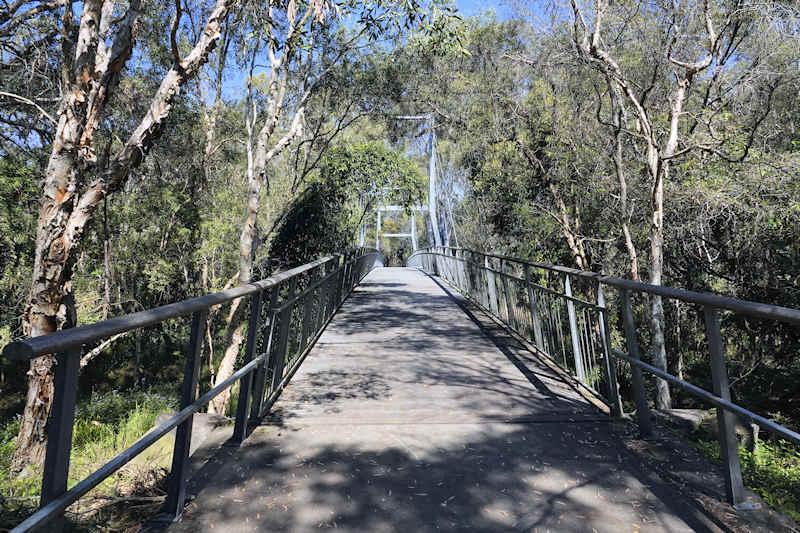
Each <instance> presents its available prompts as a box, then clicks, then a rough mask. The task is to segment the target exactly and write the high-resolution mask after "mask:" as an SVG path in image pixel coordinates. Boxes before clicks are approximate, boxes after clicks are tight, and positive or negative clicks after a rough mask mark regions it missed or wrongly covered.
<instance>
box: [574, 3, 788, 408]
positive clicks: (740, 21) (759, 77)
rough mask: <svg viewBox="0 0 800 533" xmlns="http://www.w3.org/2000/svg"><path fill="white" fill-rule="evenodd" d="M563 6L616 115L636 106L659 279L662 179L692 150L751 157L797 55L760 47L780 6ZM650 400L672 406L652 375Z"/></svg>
mask: <svg viewBox="0 0 800 533" xmlns="http://www.w3.org/2000/svg"><path fill="white" fill-rule="evenodd" d="M569 5H570V8H571V11H572V22H573V31H572V36H573V40H574V45H575V49H576V50H577V52H578V55H579V58H580V59H581V60H582V61H584V62H585V63H586V64H588V65H590V66H591V67H592V68H594V69H596V70H598V71H599V72H601V73H602V74H603V75H604V76H605V77H606V78H607V79H608V81H609V83H610V85H611V93H612V102H613V105H615V106H616V109H617V111H616V116H617V118H616V119H615V120H616V121H619V120H620V117H622V116H623V114H624V113H625V111H624V108H627V109H628V110H629V113H630V115H632V120H630V121H628V122H629V123H626V124H625V127H624V131H625V134H626V136H630V138H631V139H632V141H633V142H634V143H635V144H637V145H639V146H641V148H640V151H639V154H640V155H639V157H640V158H641V159H640V161H641V163H642V164H643V166H644V167H645V169H646V172H647V175H648V178H649V182H650V183H649V187H650V196H651V205H650V215H649V241H650V257H649V264H648V267H647V270H648V281H649V283H651V284H653V285H660V284H661V283H662V279H663V274H664V210H665V198H664V186H665V183H666V182H667V181H668V180H670V178H671V177H672V167H673V163H674V162H676V161H679V160H681V159H685V158H686V157H687V156H689V155H691V154H696V153H708V154H711V155H714V156H716V157H718V158H720V159H722V160H726V161H735V162H740V161H743V160H745V159H746V158H747V157H748V155H749V153H750V150H751V147H752V145H753V141H754V139H755V137H756V133H757V131H758V129H759V127H760V126H761V124H762V123H763V121H764V119H765V118H766V117H767V116H768V115H769V113H770V111H771V107H772V106H771V98H772V95H773V94H774V92H775V90H776V89H777V87H778V86H779V85H780V84H781V83H782V82H783V80H784V79H785V77H786V76H787V74H788V71H789V70H790V67H791V65H792V63H793V60H791V59H790V60H789V61H786V59H787V58H785V57H778V56H777V54H776V50H775V49H774V48H771V47H768V46H763V43H767V42H774V41H775V40H776V39H775V37H776V33H777V32H779V31H780V29H779V28H780V27H781V18H782V17H783V15H784V9H785V6H784V5H783V4H779V3H772V4H768V5H767V6H766V7H767V8H766V9H765V8H764V7H765V6H764V5H763V4H762V3H757V4H756V3H752V2H749V1H747V0H733V1H726V0H701V1H694V0H690V1H685V2H650V3H648V5H647V8H645V7H644V6H643V5H641V3H639V2H634V3H631V4H615V5H613V6H612V5H611V4H610V3H609V2H608V1H607V0H596V1H595V2H593V9H592V12H591V16H587V14H586V13H587V12H588V11H587V9H586V8H585V7H584V6H582V5H581V4H580V3H579V2H578V1H577V0H570V2H569ZM654 50H656V51H657V53H653V51H654ZM632 58H633V59H634V60H633V61H630V59H632ZM664 118H666V120H664ZM631 122H632V124H630V123H631ZM617 130H618V132H620V133H621V132H622V130H623V128H621V127H619V126H618V127H617ZM621 183H622V182H621ZM649 306H650V323H651V334H652V339H651V347H652V351H653V362H654V364H655V365H656V366H657V367H659V368H661V369H662V370H666V369H667V354H666V350H665V346H664V307H663V303H662V299H661V297H659V296H651V297H650V302H649ZM656 406H657V407H658V408H660V409H665V408H669V407H670V406H671V399H670V392H669V387H668V385H667V383H666V382H665V381H663V380H657V395H656Z"/></svg>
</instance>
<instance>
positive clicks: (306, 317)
mask: <svg viewBox="0 0 800 533" xmlns="http://www.w3.org/2000/svg"><path fill="white" fill-rule="evenodd" d="M317 268H319V267H317ZM317 268H314V269H312V270H311V272H310V274H309V279H308V285H309V286H311V285H313V284H314V283H315V282H316V280H317V277H318V276H317ZM315 292H316V289H312V290H308V289H307V290H306V294H305V296H304V297H303V325H302V328H301V329H302V333H301V336H300V353H303V352H304V351H305V349H306V346H307V345H308V341H309V337H310V336H311V335H313V334H314V332H313V331H312V329H311V322H312V319H311V314H312V306H313V304H314V293H315Z"/></svg>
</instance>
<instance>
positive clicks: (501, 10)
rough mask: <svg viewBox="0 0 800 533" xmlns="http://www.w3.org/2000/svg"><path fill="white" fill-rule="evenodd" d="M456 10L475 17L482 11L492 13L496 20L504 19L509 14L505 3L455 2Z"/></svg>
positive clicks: (482, 1) (484, 0)
mask: <svg viewBox="0 0 800 533" xmlns="http://www.w3.org/2000/svg"><path fill="white" fill-rule="evenodd" d="M456 6H457V7H458V10H459V11H460V12H461V13H462V14H464V15H467V16H471V15H476V14H478V13H482V12H483V11H494V12H495V13H497V16H498V18H501V19H502V18H506V17H508V16H509V14H510V13H511V10H510V9H509V7H508V5H507V4H506V3H505V2H497V1H494V2H493V1H486V0H456Z"/></svg>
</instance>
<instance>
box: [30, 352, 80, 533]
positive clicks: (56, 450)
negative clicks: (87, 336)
mask: <svg viewBox="0 0 800 533" xmlns="http://www.w3.org/2000/svg"><path fill="white" fill-rule="evenodd" d="M55 359H56V361H55V367H54V370H53V372H54V376H53V405H52V407H51V410H50V418H49V420H48V421H47V435H48V441H47V450H46V451H45V459H44V472H43V477H42V492H41V496H40V497H39V505H40V506H44V505H46V504H48V503H50V502H51V501H53V500H54V499H56V498H58V497H59V496H61V495H62V494H64V493H65V492H66V491H67V479H68V478H69V456H70V452H71V451H72V429H73V426H74V423H75V401H76V398H77V394H78V370H79V369H80V361H81V349H80V348H75V349H72V350H69V351H66V352H63V353H59V354H57V355H56V357H55ZM48 527H49V529H48V531H54V532H60V531H61V530H62V529H63V528H64V517H63V515H61V516H59V517H58V518H56V519H54V520H53V521H51V522H50V525H49V526H48Z"/></svg>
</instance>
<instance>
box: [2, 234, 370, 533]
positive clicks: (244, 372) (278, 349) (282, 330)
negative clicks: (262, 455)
mask: <svg viewBox="0 0 800 533" xmlns="http://www.w3.org/2000/svg"><path fill="white" fill-rule="evenodd" d="M379 257H380V253H379V252H378V251H377V250H374V249H368V248H362V249H357V250H355V251H351V252H347V253H345V254H342V255H337V256H329V257H325V258H323V259H320V260H318V261H314V262H312V263H308V264H306V265H302V266H300V267H297V268H294V269H291V270H288V271H286V272H281V273H279V274H276V275H275V276H271V277H269V278H267V279H264V280H261V281H257V282H254V283H250V284H248V285H243V286H240V287H236V288H234V289H229V290H226V291H222V292H218V293H214V294H209V295H205V296H200V297H197V298H191V299H188V300H184V301H182V302H176V303H173V304H169V305H165V306H161V307H157V308H155V309H150V310H147V311H142V312H139V313H133V314H131V315H126V316H123V317H118V318H114V319H110V320H105V321H103V322H98V323H96V324H92V325H88V326H83V327H81V328H74V329H71V330H65V331H61V332H58V333H54V334H51V335H45V336H41V337H35V338H32V339H25V340H21V341H17V342H14V343H12V344H10V345H9V346H7V347H6V349H5V350H4V351H3V355H4V356H6V357H9V358H11V359H15V360H21V361H25V360H28V359H30V358H32V357H38V356H40V355H44V354H49V353H57V357H58V364H57V365H56V366H55V378H54V382H55V391H54V398H53V406H52V415H51V418H50V420H49V421H48V437H49V438H48V443H47V454H46V459H45V465H44V473H43V476H42V493H41V502H40V508H39V509H38V510H37V511H36V512H35V513H34V514H32V515H31V516H30V517H28V518H27V519H26V520H24V521H23V522H22V523H20V524H19V525H17V526H16V527H15V528H14V529H13V530H12V532H13V533H21V532H27V531H33V530H37V529H39V528H41V527H42V526H43V525H45V524H47V525H48V531H60V530H61V529H62V528H63V520H64V517H63V513H64V510H65V509H66V508H67V507H68V506H69V505H71V504H72V503H74V502H76V501H77V500H78V499H80V497H81V496H83V495H85V494H86V493H87V492H89V491H90V490H91V489H93V488H94V487H96V486H97V485H99V484H100V483H101V482H102V481H103V480H105V479H107V478H108V477H109V476H111V475H112V474H113V473H114V472H116V471H117V470H119V469H120V468H121V467H122V466H124V465H125V464H127V463H128V462H130V461H131V460H132V459H134V458H135V457H136V456H138V455H139V454H140V453H142V452H143V451H144V450H145V449H147V448H148V447H149V446H151V445H153V444H154V443H155V442H156V441H158V440H159V439H160V438H161V437H163V436H164V435H166V434H167V433H168V432H169V431H171V430H172V429H175V428H177V431H176V435H175V444H174V447H173V457H172V468H171V470H170V477H169V489H168V492H167V498H166V502H165V509H164V512H165V515H164V516H165V518H166V520H169V521H172V520H175V519H177V517H178V516H179V514H180V512H181V510H182V508H183V504H184V500H185V484H186V468H187V463H188V457H189V449H190V447H191V433H192V432H191V426H192V417H193V414H194V413H196V412H197V411H198V410H200V408H202V407H203V406H205V405H206V404H208V403H209V402H210V401H211V400H212V399H213V398H215V397H216V396H218V395H219V394H221V393H222V392H223V391H225V390H226V389H228V388H230V387H232V386H233V385H234V384H235V383H237V382H238V383H239V397H238V402H237V406H236V420H235V425H234V430H233V436H232V437H231V439H230V440H229V441H228V444H229V445H234V446H239V445H241V443H242V442H243V440H244V439H245V438H246V437H247V435H248V431H249V420H250V418H256V419H258V418H261V417H263V416H264V414H265V413H266V410H267V409H269V407H270V406H271V405H272V403H273V402H274V401H275V400H276V399H277V397H278V395H280V393H281V391H282V390H283V387H284V386H285V385H286V383H288V381H289V380H290V379H291V377H292V375H293V374H294V372H295V371H296V370H297V368H298V367H299V366H300V364H301V363H302V361H303V359H304V358H305V356H306V355H307V354H308V352H309V351H310V350H311V348H312V347H313V346H314V343H315V342H316V340H317V339H318V338H319V336H320V335H321V334H322V331H323V330H324V329H325V327H326V325H327V324H328V322H329V321H330V320H331V319H332V318H333V315H334V313H335V312H336V310H337V309H338V308H339V307H340V306H341V305H342V303H343V302H344V301H345V299H346V298H347V296H348V295H349V294H350V292H351V291H352V290H353V289H354V288H355V287H356V286H357V285H358V284H359V283H360V282H361V280H362V279H363V278H364V276H366V275H367V274H368V273H369V271H370V270H372V268H373V267H374V265H375V263H376V260H377V259H379ZM304 274H306V275H307V276H308V283H307V284H306V286H305V288H303V289H302V291H301V292H300V293H299V294H296V289H297V280H298V277H300V276H301V275H304ZM284 285H286V286H287V287H284ZM282 288H285V289H287V296H286V297H285V298H284V297H283V296H282V295H281V289H282ZM265 295H266V298H265V297H264V296H265ZM245 296H249V297H250V298H251V303H250V316H249V319H248V326H247V340H246V342H245V350H244V360H243V366H242V367H241V368H240V369H239V370H237V371H236V372H235V373H234V374H233V375H231V376H230V377H229V378H227V379H226V380H224V381H223V382H222V383H220V384H219V385H217V386H216V387H214V388H213V389H211V390H210V391H208V392H206V393H205V394H203V395H202V396H201V397H200V398H196V391H197V384H198V378H199V368H200V357H201V349H202V342H203V338H204V335H205V323H206V321H207V319H208V311H209V309H210V308H211V307H212V306H215V305H219V304H223V303H226V302H230V301H233V300H235V299H238V298H243V297H245ZM279 300H284V301H282V302H280V301H279ZM265 305H266V312H265V315H266V316H265V320H261V318H262V308H263V307H264V306H265ZM298 307H299V308H300V309H301V311H302V313H300V315H299V316H300V317H301V320H300V322H299V324H294V327H293V323H295V322H296V321H295V318H296V317H297V316H298V314H293V311H295V309H296V308H298ZM189 314H191V315H192V327H191V333H190V336H189V348H188V351H187V356H186V367H185V370H184V380H183V384H182V391H181V410H180V411H179V412H178V413H177V414H176V415H174V416H173V417H171V418H170V419H169V420H167V421H166V422H164V423H163V424H161V425H160V426H158V427H156V428H154V429H152V430H151V431H150V432H148V433H147V434H146V435H144V436H143V437H142V438H140V439H139V440H137V441H136V442H135V443H133V444H132V445H131V446H130V447H129V448H127V449H126V450H124V451H122V452H121V453H120V454H118V455H117V456H115V457H114V458H112V459H111V460H110V461H109V462H107V463H105V464H104V465H102V466H101V467H100V468H98V469H97V470H95V471H94V472H93V473H91V474H90V475H89V476H87V477H86V478H85V479H83V480H82V481H80V482H78V483H77V484H76V485H75V486H74V487H72V488H71V489H70V490H67V477H68V474H69V457H70V449H71V441H72V428H73V424H74V417H75V400H76V393H77V386H78V366H79V360H80V355H81V346H82V345H83V344H86V343H89V342H93V341H97V340H101V339H104V338H107V337H110V336H112V335H115V334H117V333H123V332H126V331H132V330H135V329H138V328H142V327H146V326H152V325H154V324H158V323H160V322H163V321H165V320H168V319H172V318H177V317H182V316H186V315H189ZM259 341H260V343H261V345H262V346H263V347H264V349H263V351H260V353H257V350H258V345H259ZM270 378H271V382H269V383H268V382H267V380H268V379H270ZM251 397H252V404H251V402H250V399H251Z"/></svg>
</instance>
